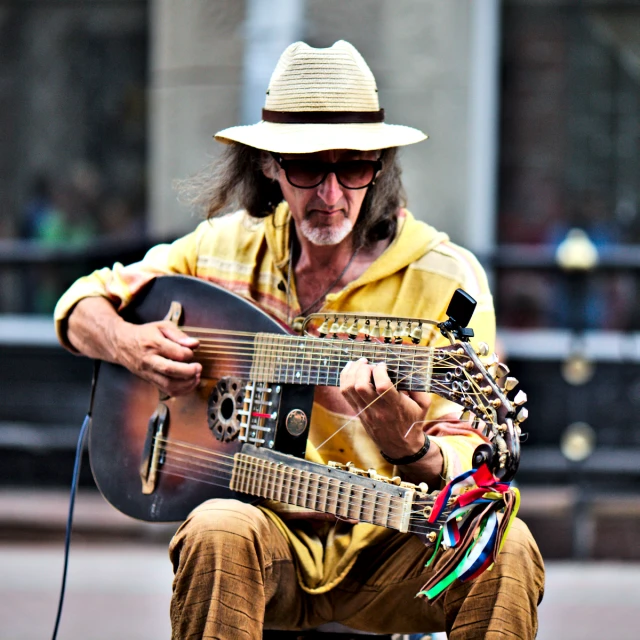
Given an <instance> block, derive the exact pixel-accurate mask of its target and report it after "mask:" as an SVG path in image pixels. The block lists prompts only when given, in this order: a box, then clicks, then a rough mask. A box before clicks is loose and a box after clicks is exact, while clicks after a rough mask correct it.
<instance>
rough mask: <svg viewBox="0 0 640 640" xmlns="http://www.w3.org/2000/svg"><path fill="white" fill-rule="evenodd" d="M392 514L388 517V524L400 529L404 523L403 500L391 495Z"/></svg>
mask: <svg viewBox="0 0 640 640" xmlns="http://www.w3.org/2000/svg"><path fill="white" fill-rule="evenodd" d="M389 505H390V514H389V517H388V518H387V526H388V527H391V528H393V529H400V527H401V525H402V515H403V510H402V501H401V500H398V499H397V498H393V497H391V498H390V499H389Z"/></svg>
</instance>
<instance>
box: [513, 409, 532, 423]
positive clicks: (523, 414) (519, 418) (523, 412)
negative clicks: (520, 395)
mask: <svg viewBox="0 0 640 640" xmlns="http://www.w3.org/2000/svg"><path fill="white" fill-rule="evenodd" d="M528 417H529V410H528V409H527V408H526V407H521V408H520V411H518V415H516V422H517V423H520V422H524V421H525V420H526V419H527V418H528Z"/></svg>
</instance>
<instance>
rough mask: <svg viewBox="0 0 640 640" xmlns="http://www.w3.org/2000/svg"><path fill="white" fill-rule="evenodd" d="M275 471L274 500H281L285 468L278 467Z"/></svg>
mask: <svg viewBox="0 0 640 640" xmlns="http://www.w3.org/2000/svg"><path fill="white" fill-rule="evenodd" d="M273 471H274V478H273V500H280V496H281V495H282V483H283V482H284V478H283V472H284V467H283V466H282V465H278V466H277V467H276V468H274V470H273Z"/></svg>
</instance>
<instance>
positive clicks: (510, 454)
mask: <svg viewBox="0 0 640 640" xmlns="http://www.w3.org/2000/svg"><path fill="white" fill-rule="evenodd" d="M475 306H476V302H475V300H474V299H473V298H472V297H471V296H470V295H469V294H468V293H466V292H464V291H463V290H462V289H458V290H457V291H456V292H455V293H454V295H453V297H452V299H451V302H450V304H449V306H448V308H447V315H448V319H447V320H445V321H444V322H440V323H436V322H434V321H433V320H423V319H416V318H398V317H395V318H389V317H386V316H379V315H373V314H330V315H329V314H312V315H311V316H308V317H307V318H305V319H304V321H303V322H302V323H301V331H302V332H303V333H305V334H307V335H309V336H316V337H318V336H319V337H321V338H327V339H331V340H332V341H334V343H335V344H336V346H339V344H340V343H341V341H343V342H348V343H353V342H357V341H362V342H365V343H367V344H368V345H370V346H371V348H372V351H371V353H372V354H373V353H375V354H376V355H375V357H376V358H379V359H380V360H386V358H385V357H384V354H385V351H383V350H382V349H375V346H376V345H379V346H380V347H384V349H387V350H389V351H388V352H389V353H393V351H394V350H395V349H396V348H398V349H399V350H402V349H404V351H402V354H403V358H402V361H403V363H404V362H407V361H408V360H409V359H408V358H407V356H409V358H412V359H411V363H412V365H413V371H409V370H408V369H407V367H408V365H405V364H403V365H402V367H401V370H400V373H401V374H402V375H403V376H404V377H403V378H402V379H400V378H399V377H398V378H396V379H395V380H394V382H396V383H397V384H398V387H399V388H400V386H401V384H404V385H405V387H404V388H411V389H418V390H419V389H420V388H421V387H420V385H421V384H422V385H424V386H422V389H423V390H424V389H425V388H426V389H428V390H429V391H431V392H433V393H436V394H437V395H439V396H441V397H443V398H446V399H448V400H451V401H453V402H454V403H456V404H458V405H460V406H461V407H462V408H463V413H462V416H461V419H463V420H469V421H470V423H471V424H472V425H473V427H474V428H476V429H478V430H479V431H480V432H481V433H482V434H483V435H484V436H486V437H487V438H488V439H489V441H490V443H488V444H485V445H480V446H479V447H478V448H477V449H476V451H475V452H474V457H473V463H474V466H475V467H479V466H481V465H482V464H483V463H487V464H488V466H489V467H490V468H491V469H492V471H493V472H494V473H495V475H496V476H498V477H499V478H501V479H502V480H504V481H508V480H510V479H511V478H513V476H514V475H515V473H516V471H517V469H518V464H519V461H520V424H521V423H522V422H524V421H525V420H526V419H527V416H528V412H527V409H526V408H525V407H524V406H523V405H524V404H525V402H526V400H527V396H526V394H525V393H524V392H523V391H519V392H517V393H516V394H515V396H514V397H513V398H509V394H510V392H511V391H513V389H514V388H515V387H516V385H517V384H518V381H517V380H516V379H515V378H512V377H509V375H508V374H509V368H508V367H507V366H506V365H504V364H503V363H501V362H500V361H499V359H498V357H497V355H496V354H493V355H491V356H489V348H488V346H487V345H485V344H483V343H480V345H479V347H478V351H477V352H476V351H475V350H474V348H473V346H472V345H471V343H470V342H469V338H471V337H473V330H472V329H470V328H469V327H467V324H468V323H469V321H470V319H471V316H472V315H473V311H474V309H475ZM438 329H439V330H440V332H441V333H442V335H444V336H445V337H446V338H448V339H449V341H450V342H451V344H450V345H448V346H445V347H437V348H435V349H433V348H430V347H428V346H427V345H428V344H429V343H431V342H432V341H433V339H434V337H435V335H436V333H437V331H438ZM405 345H406V346H409V345H415V352H413V354H411V355H410V354H407V352H406V346H405ZM422 347H424V349H423V348H422ZM420 352H423V353H424V354H426V353H432V356H431V360H432V363H433V364H432V368H431V369H430V371H429V372H428V373H425V369H426V367H425V366H424V362H425V361H424V360H421V359H420ZM368 353H369V352H367V351H364V350H363V351H362V355H366V356H367V357H370V356H369V355H368ZM424 357H426V356H424ZM397 359H398V360H399V359H400V356H398V357H397ZM416 364H420V366H419V367H416V366H415V365H416ZM429 366H430V367H431V365H429ZM390 375H391V372H390ZM392 379H393V378H392ZM414 384H415V385H417V386H413V385H414ZM406 385H409V386H406Z"/></svg>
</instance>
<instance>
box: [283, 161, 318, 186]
mask: <svg viewBox="0 0 640 640" xmlns="http://www.w3.org/2000/svg"><path fill="white" fill-rule="evenodd" d="M285 167H286V168H285V171H286V174H287V179H288V180H289V182H290V183H291V184H292V185H294V186H295V187H303V188H304V187H315V186H317V185H319V184H320V183H321V182H322V179H323V178H324V175H325V171H326V169H325V165H324V164H323V163H321V162H309V161H308V160H287V161H286V165H285Z"/></svg>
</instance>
